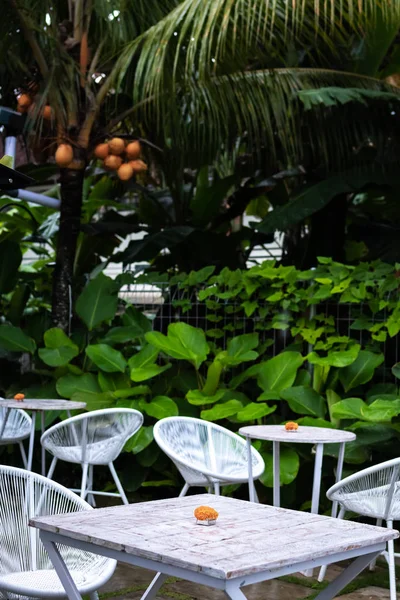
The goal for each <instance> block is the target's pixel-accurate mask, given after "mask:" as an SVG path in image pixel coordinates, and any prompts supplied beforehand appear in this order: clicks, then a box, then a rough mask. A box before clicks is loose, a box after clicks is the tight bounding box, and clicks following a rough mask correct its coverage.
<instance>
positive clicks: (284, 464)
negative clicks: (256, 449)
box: [260, 448, 300, 488]
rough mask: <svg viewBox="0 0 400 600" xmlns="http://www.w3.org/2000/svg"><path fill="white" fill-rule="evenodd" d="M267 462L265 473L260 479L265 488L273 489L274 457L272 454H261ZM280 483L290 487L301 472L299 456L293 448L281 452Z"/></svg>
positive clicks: (282, 449)
mask: <svg viewBox="0 0 400 600" xmlns="http://www.w3.org/2000/svg"><path fill="white" fill-rule="evenodd" d="M261 456H262V457H263V459H264V462H265V471H264V473H263V474H262V475H261V477H260V481H261V483H262V484H263V485H265V487H269V488H272V487H273V485H274V476H273V473H274V469H273V456H272V454H271V453H270V452H261ZM279 462H280V469H279V471H280V483H281V485H289V483H292V481H294V480H295V479H296V477H297V473H298V472H299V466H300V461H299V455H298V454H297V452H295V451H294V450H292V449H291V448H281V451H280V461H279Z"/></svg>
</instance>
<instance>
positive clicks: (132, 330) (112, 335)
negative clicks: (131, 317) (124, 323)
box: [103, 325, 143, 344]
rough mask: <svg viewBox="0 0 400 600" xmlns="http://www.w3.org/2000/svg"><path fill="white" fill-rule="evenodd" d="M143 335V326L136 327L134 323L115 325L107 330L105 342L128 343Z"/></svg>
mask: <svg viewBox="0 0 400 600" xmlns="http://www.w3.org/2000/svg"><path fill="white" fill-rule="evenodd" d="M142 335H143V331H142V330H141V328H140V327H135V326H134V325H133V326H132V325H131V326H128V327H113V328H112V329H109V331H107V333H106V336H105V338H104V339H103V342H104V343H105V344H126V343H127V342H133V341H134V340H135V339H137V338H139V337H141V336H142Z"/></svg>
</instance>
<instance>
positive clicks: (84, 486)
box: [40, 408, 143, 504]
mask: <svg viewBox="0 0 400 600" xmlns="http://www.w3.org/2000/svg"><path fill="white" fill-rule="evenodd" d="M117 414H127V415H132V416H135V417H136V419H137V425H136V426H135V428H132V429H130V430H129V431H128V432H127V433H126V435H125V436H123V437H122V436H121V439H120V444H119V446H120V448H119V450H118V453H117V456H118V455H119V454H120V452H121V451H122V448H123V447H124V445H125V443H126V442H127V441H128V439H129V438H131V437H132V436H133V435H134V434H135V433H136V432H137V431H139V429H140V427H141V426H142V424H143V415H142V413H140V412H139V411H138V410H134V409H132V408H106V409H104V410H94V411H91V412H88V413H84V414H81V415H77V416H75V417H71V418H69V419H66V420H65V421H62V422H61V423H57V424H56V425H53V427H50V428H49V429H47V431H45V432H44V433H43V435H42V437H41V438H40V442H41V444H42V447H43V448H45V449H46V450H47V451H48V452H50V454H53V460H52V462H51V465H50V469H49V472H48V473H47V477H48V478H49V479H52V478H53V475H54V470H55V468H56V464H57V462H58V460H59V457H58V456H57V454H56V448H55V447H54V446H53V444H51V443H50V440H51V438H52V436H53V435H54V434H55V433H56V432H58V431H60V430H62V429H65V428H71V431H72V436H73V437H74V435H75V438H76V430H75V429H74V426H75V425H76V424H78V423H81V422H82V421H87V422H89V421H90V420H91V419H95V418H97V417H100V416H103V415H104V416H112V415H117ZM110 439H111V438H110ZM76 444H77V445H79V442H78V440H77V442H76ZM88 446H90V443H89V444H87V438H86V436H84V438H83V441H82V444H81V449H82V453H81V458H82V460H81V461H76V460H73V459H67V458H64V459H60V460H67V461H68V462H72V463H75V464H80V465H81V467H82V479H81V488H80V489H73V490H72V491H74V492H80V496H81V498H83V499H85V498H86V497H89V498H90V500H91V502H92V503H93V504H95V501H94V496H111V497H117V498H121V499H122V502H123V503H124V504H129V502H128V498H127V497H126V494H125V491H124V488H123V487H122V484H121V481H120V479H119V477H118V475H117V472H116V470H115V467H114V460H115V458H116V457H117V456H113V457H112V460H110V458H105V459H104V461H96V462H95V463H94V462H91V461H90V458H89V459H88V458H87V448H88ZM94 465H107V466H108V468H109V470H110V473H111V476H112V478H113V480H114V483H115V485H116V487H117V490H118V492H117V493H115V492H104V491H103V492H101V491H96V490H93V467H94Z"/></svg>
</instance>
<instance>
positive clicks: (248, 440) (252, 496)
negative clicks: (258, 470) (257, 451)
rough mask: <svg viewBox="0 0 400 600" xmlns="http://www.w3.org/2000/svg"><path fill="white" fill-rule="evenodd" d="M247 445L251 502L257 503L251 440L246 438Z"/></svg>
mask: <svg viewBox="0 0 400 600" xmlns="http://www.w3.org/2000/svg"><path fill="white" fill-rule="evenodd" d="M246 443H247V466H248V471H249V500H250V502H255V493H254V492H255V490H254V479H253V461H252V457H251V439H250V438H249V437H248V438H246Z"/></svg>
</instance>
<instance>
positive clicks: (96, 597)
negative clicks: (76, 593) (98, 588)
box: [89, 592, 99, 600]
mask: <svg viewBox="0 0 400 600" xmlns="http://www.w3.org/2000/svg"><path fill="white" fill-rule="evenodd" d="M89 598H90V600H99V595H98V593H97V592H92V593H91V594H89Z"/></svg>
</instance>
